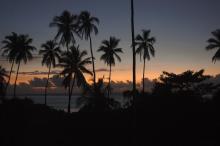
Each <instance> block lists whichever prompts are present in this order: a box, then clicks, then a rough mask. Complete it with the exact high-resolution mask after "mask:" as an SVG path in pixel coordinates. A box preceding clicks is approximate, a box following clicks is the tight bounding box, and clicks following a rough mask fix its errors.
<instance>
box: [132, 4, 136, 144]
mask: <svg viewBox="0 0 220 146" xmlns="http://www.w3.org/2000/svg"><path fill="white" fill-rule="evenodd" d="M131 34H132V52H133V101H132V102H133V103H132V107H133V122H132V123H133V124H132V125H133V129H134V135H133V143H134V144H136V134H135V133H136V132H135V129H136V127H137V126H136V125H137V124H136V123H137V121H136V108H135V105H136V50H135V45H134V44H135V42H134V2H133V0H131Z"/></svg>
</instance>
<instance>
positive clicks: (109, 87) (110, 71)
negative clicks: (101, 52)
mask: <svg viewBox="0 0 220 146" xmlns="http://www.w3.org/2000/svg"><path fill="white" fill-rule="evenodd" d="M109 66H110V70H109V81H108V98H109V95H110V90H111V86H110V85H111V73H112V64H111V63H110V65H109Z"/></svg>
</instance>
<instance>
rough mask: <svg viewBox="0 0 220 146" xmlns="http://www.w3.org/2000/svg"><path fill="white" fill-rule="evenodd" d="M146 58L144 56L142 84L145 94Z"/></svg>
mask: <svg viewBox="0 0 220 146" xmlns="http://www.w3.org/2000/svg"><path fill="white" fill-rule="evenodd" d="M145 60H146V59H145V58H144V66H143V82H142V84H143V94H144V89H145V83H144V78H145V77H144V75H145Z"/></svg>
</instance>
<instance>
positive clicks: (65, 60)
mask: <svg viewBox="0 0 220 146" xmlns="http://www.w3.org/2000/svg"><path fill="white" fill-rule="evenodd" d="M98 24H99V19H98V18H96V17H93V16H91V14H90V13H89V12H88V11H82V12H81V13H80V14H79V15H75V14H72V13H70V12H69V11H64V12H63V13H62V14H61V15H60V16H55V17H54V19H53V20H52V22H51V23H50V27H55V28H57V33H56V35H55V36H54V38H52V40H49V41H46V43H43V44H42V46H41V48H42V49H41V50H40V51H39V54H40V55H42V56H43V59H42V65H46V66H47V67H48V79H47V83H46V85H45V104H44V105H40V104H34V103H33V101H31V100H30V99H19V98H16V97H17V95H16V85H17V78H18V75H19V70H20V65H21V63H22V62H23V63H25V64H26V63H27V62H28V61H29V60H31V59H32V58H33V55H32V53H33V51H34V50H36V47H34V46H33V45H32V43H33V39H32V38H30V37H29V35H24V34H17V33H15V32H12V33H11V34H10V35H8V36H6V37H5V38H4V40H3V41H2V44H3V48H2V51H3V56H6V57H7V60H8V61H9V63H10V64H11V68H10V71H9V75H8V74H7V72H6V70H5V69H3V68H2V67H0V96H1V104H0V125H1V132H0V137H1V139H0V144H1V145H3V146H10V145H23V146H26V145H32V146H35V145H36V146H38V145H54V146H60V145H61V146H67V145H107V146H108V145H109V146H110V145H111V146H112V145H126V146H129V145H155V146H156V145H187V146H188V145H204V146H206V145H211V146H214V145H217V143H218V138H219V137H218V136H219V135H218V131H219V128H220V125H219V120H218V117H219V114H220V112H219V111H220V110H219V107H220V106H219V104H220V98H219V97H220V90H219V85H216V84H213V83H211V82H209V79H210V78H211V76H208V75H204V70H200V71H198V72H193V71H190V70H189V71H186V72H183V73H181V74H175V73H169V72H163V73H162V75H161V76H160V77H159V79H158V80H155V81H154V83H155V85H154V88H153V89H152V92H150V93H148V92H145V84H144V79H145V61H146V59H147V60H150V58H151V56H154V55H155V48H154V46H153V45H154V43H155V42H156V39H155V38H154V37H151V36H150V32H151V31H150V30H143V33H142V34H141V35H137V36H136V37H135V32H134V31H135V30H134V3H133V0H131V24H132V25H131V30H132V46H131V47H132V52H133V64H132V65H133V89H132V90H131V91H129V90H128V91H125V92H124V93H123V95H124V102H125V103H126V104H125V105H124V106H123V107H122V106H121V105H120V103H118V102H116V101H115V100H114V99H113V98H111V85H110V83H111V68H112V67H113V66H114V65H115V63H116V62H115V61H116V60H115V59H117V60H118V61H119V62H120V61H121V58H120V56H119V54H118V53H122V52H123V51H122V48H120V47H118V45H119V42H120V40H119V39H117V38H116V37H110V39H109V40H104V41H102V44H101V47H100V48H99V49H98V50H97V51H98V52H103V54H102V56H101V58H100V60H102V61H104V63H106V64H107V65H108V66H109V80H108V85H107V86H105V84H104V81H103V79H96V72H95V62H96V61H95V57H94V48H93V46H92V34H94V35H97V34H98ZM212 35H213V38H210V39H209V40H208V43H209V44H208V46H207V47H206V49H207V50H210V49H218V50H217V52H216V54H215V55H214V56H213V58H212V60H213V62H215V61H217V60H219V58H220V30H216V31H214V32H212ZM76 37H77V38H79V39H84V40H86V41H89V46H90V57H87V52H86V51H84V50H82V49H81V48H80V47H79V45H78V44H77V42H76ZM62 47H65V50H62ZM136 53H138V54H140V58H141V59H143V61H144V64H143V85H142V86H143V89H142V91H141V92H139V91H138V90H137V89H136ZM14 65H17V70H16V79H15V83H14V98H12V99H8V98H7V88H8V85H9V84H10V79H11V76H12V73H13V68H14ZM87 65H92V71H90V70H88V69H87ZM53 67H60V68H62V71H61V73H60V75H61V76H63V77H64V80H63V85H64V86H65V88H66V89H67V93H68V97H69V98H68V107H67V109H68V113H66V112H64V111H58V110H55V109H52V108H50V107H48V106H47V88H48V82H49V79H50V72H51V69H52V68H53ZM84 74H90V75H91V76H92V78H93V79H92V80H93V83H92V84H89V83H88V82H87V80H86V79H85V77H84ZM74 85H77V86H78V87H81V88H82V89H83V93H82V96H81V97H80V98H79V99H78V101H77V104H78V106H79V107H80V111H79V112H78V113H70V109H71V105H70V103H71V97H72V94H73V92H74Z"/></svg>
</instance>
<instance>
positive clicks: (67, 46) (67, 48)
mask: <svg viewBox="0 0 220 146" xmlns="http://www.w3.org/2000/svg"><path fill="white" fill-rule="evenodd" d="M66 50H67V52H69V44H68V43H66Z"/></svg>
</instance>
